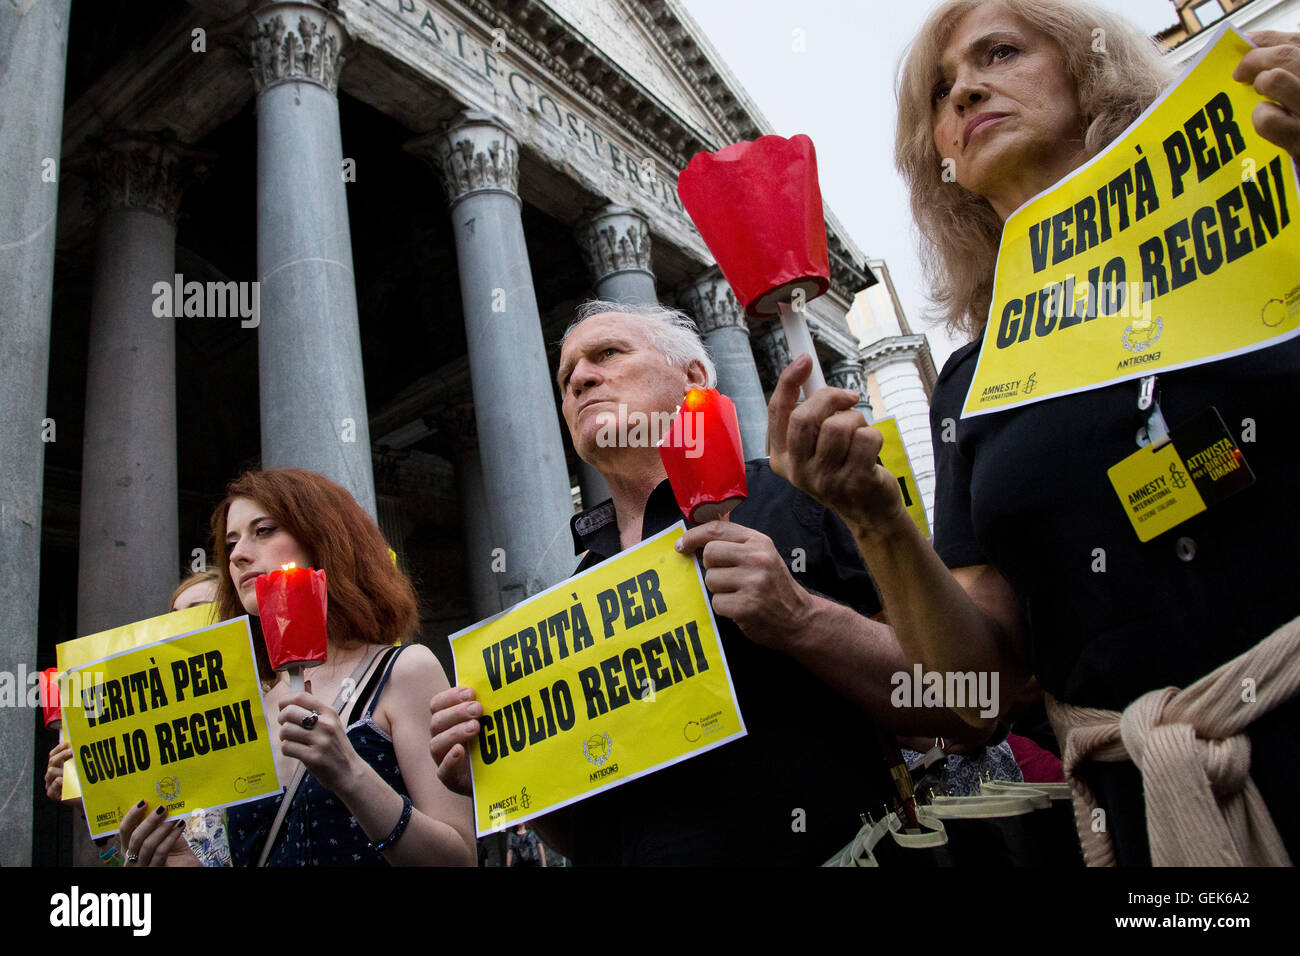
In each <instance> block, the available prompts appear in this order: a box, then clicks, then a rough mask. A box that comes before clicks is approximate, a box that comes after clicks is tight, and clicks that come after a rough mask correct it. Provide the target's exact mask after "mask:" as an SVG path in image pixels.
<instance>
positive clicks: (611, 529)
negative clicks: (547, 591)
mask: <svg viewBox="0 0 1300 956" xmlns="http://www.w3.org/2000/svg"><path fill="white" fill-rule="evenodd" d="M681 520H682V509H681V508H679V507H678V506H677V499H676V497H674V495H673V488H672V485H670V484H669V483H668V479H667V478H665V479H664V480H663V481H661V482H659V484H657V485H656V486H655V489H654V491H652V492H650V497H649V498H648V499H646V504H645V517H644V518H643V519H642V520H641V540H642V541H644V540H645V539H646V538H648V537H650V536H651V535H652V534H657V533H658V532H660V531H662V530H663V529H664V528H667V527H668V526H669V525H672V524H676V523H677V522H678V521H681ZM569 527H570V529H571V530H572V531H573V553H574V554H582V553H583V552H584V551H586V552H589V555H588V558H587V560H586V561H585V562H584V564H585V563H594V562H595V561H603V560H605V559H606V558H612V557H613V556H614V555H616V554H618V553H619V552H620V551H621V550H623V549H622V547H621V546H620V543H619V536H618V516H617V515H615V514H614V502H613V499H610V500H608V501H604V502H602V503H601V504H598V505H596V507H594V508H588V509H587V510H586V511H583V512H579V513H578V514H576V515H574V516H573V518H572V520H571V521H570V522H569Z"/></svg>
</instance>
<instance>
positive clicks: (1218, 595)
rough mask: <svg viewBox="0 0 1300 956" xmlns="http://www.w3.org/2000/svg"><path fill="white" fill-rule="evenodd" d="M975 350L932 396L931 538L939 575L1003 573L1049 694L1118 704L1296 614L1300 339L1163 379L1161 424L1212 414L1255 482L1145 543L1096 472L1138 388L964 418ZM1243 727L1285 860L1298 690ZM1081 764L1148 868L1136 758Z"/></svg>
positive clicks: (1123, 852)
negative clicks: (982, 569)
mask: <svg viewBox="0 0 1300 956" xmlns="http://www.w3.org/2000/svg"><path fill="white" fill-rule="evenodd" d="M979 347H980V343H979V342H975V343H972V344H970V345H968V346H966V347H964V348H962V349H959V350H958V351H957V352H954V353H953V355H952V356H951V357H950V358H949V360H948V361H947V362H946V363H945V364H944V368H943V372H942V373H940V375H939V381H938V384H937V385H936V387H935V391H934V395H933V399H932V402H931V407H930V426H931V430H932V435H933V439H934V452H935V473H936V474H935V521H934V524H935V533H934V544H935V549H936V550H937V551H938V553H939V556H940V557H941V558H942V559H943V561H944V563H945V564H947V566H948V567H950V568H957V567H965V566H968V565H974V564H991V565H993V566H995V567H996V568H997V569H998V570H999V571H1001V573H1002V574H1003V576H1004V577H1006V579H1007V581H1008V582H1009V583H1010V584H1011V586H1012V588H1013V589H1014V590H1015V592H1016V595H1017V597H1018V598H1019V599H1020V602H1021V604H1022V607H1023V609H1024V612H1025V620H1026V622H1027V624H1028V629H1029V630H1028V634H1029V648H1030V658H1031V664H1032V667H1033V671H1034V673H1035V675H1036V676H1037V677H1038V680H1039V682H1040V683H1041V684H1042V686H1043V688H1044V689H1045V690H1047V691H1049V692H1050V693H1052V694H1053V695H1054V696H1056V697H1057V698H1058V699H1060V700H1063V701H1066V702H1068V703H1071V704H1076V705H1079V706H1091V707H1104V708H1108V709H1112V710H1123V709H1124V708H1125V707H1127V706H1128V705H1129V704H1130V703H1132V702H1133V701H1134V700H1135V699H1137V698H1138V697H1140V696H1141V695H1142V694H1144V693H1145V692H1147V691H1149V690H1154V689H1157V688H1161V687H1168V686H1175V687H1186V686H1187V685H1188V684H1190V683H1192V682H1194V681H1195V680H1197V679H1198V678H1200V677H1202V676H1204V675H1205V674H1207V673H1209V672H1210V671H1212V670H1214V669H1215V668H1216V667H1218V666H1219V665H1221V664H1223V663H1224V662H1226V661H1228V660H1231V659H1232V658H1233V657H1236V656H1237V655H1239V654H1241V653H1243V652H1245V651H1247V650H1249V649H1250V648H1251V647H1252V646H1254V645H1255V644H1257V643H1259V642H1260V641H1261V640H1262V639H1263V638H1265V637H1267V636H1268V635H1269V634H1271V633H1272V632H1273V631H1274V630H1276V629H1277V628H1278V627H1279V626H1281V625H1282V624H1284V623H1286V622H1287V621H1289V620H1291V619H1292V618H1294V617H1296V616H1297V615H1300V587H1297V586H1296V584H1295V569H1296V554H1295V552H1296V547H1297V543H1298V542H1300V508H1297V507H1296V503H1295V498H1294V496H1295V494H1296V492H1297V491H1298V490H1300V418H1298V417H1297V413H1296V412H1297V398H1300V388H1298V386H1300V339H1292V340H1290V341H1289V342H1285V343H1283V344H1281V345H1277V346H1273V347H1271V348H1267V349H1260V350H1258V351H1255V352H1250V353H1248V354H1246V355H1241V356H1237V357H1235V358H1230V359H1224V360H1222V361H1218V362H1210V363H1206V364H1204V365H1198V366H1195V367H1192V368H1186V369H1179V370H1177V371H1172V372H1167V373H1165V374H1162V375H1160V376H1159V378H1158V381H1159V398H1160V406H1161V411H1162V413H1163V414H1164V417H1165V420H1166V421H1167V422H1168V424H1169V426H1170V427H1171V428H1173V429H1174V430H1175V431H1176V430H1177V428H1178V426H1179V425H1180V424H1182V423H1184V422H1186V421H1187V420H1189V419H1191V418H1192V417H1194V416H1195V415H1197V414H1198V413H1200V412H1201V411H1202V410H1203V409H1204V408H1206V407H1207V406H1210V405H1213V406H1215V407H1216V408H1217V409H1218V410H1219V412H1220V414H1221V415H1222V417H1223V420H1224V423H1225V425H1226V426H1227V428H1228V430H1229V432H1230V434H1231V435H1232V437H1233V439H1234V440H1235V441H1236V442H1237V443H1238V444H1239V445H1240V447H1241V450H1242V452H1243V453H1244V455H1245V458H1246V461H1247V463H1248V464H1249V465H1250V467H1251V469H1252V470H1253V471H1254V474H1255V478H1256V482H1255V484H1254V485H1253V486H1252V487H1250V488H1247V489H1245V490H1244V491H1241V492H1239V493H1238V494H1236V495H1234V496H1233V497H1231V498H1228V499H1226V500H1224V501H1222V502H1221V503H1219V504H1217V505H1214V506H1211V507H1210V508H1209V510H1208V511H1205V512H1203V513H1201V514H1199V515H1197V516H1196V517H1194V518H1192V519H1191V520H1189V521H1186V522H1184V523H1183V524H1181V525H1179V526H1177V527H1175V528H1172V529H1170V530H1168V531H1166V532H1164V533H1163V534H1161V535H1158V536H1157V537H1155V538H1153V539H1152V540H1150V541H1148V542H1146V543H1145V544H1144V543H1142V542H1140V541H1139V540H1138V538H1137V534H1136V532H1135V531H1134V530H1133V526H1132V524H1131V523H1130V522H1129V520H1128V517H1127V515H1126V513H1125V511H1124V508H1123V506H1122V505H1121V504H1120V501H1119V497H1118V496H1117V494H1116V493H1115V490H1114V487H1113V486H1112V485H1111V483H1110V481H1109V479H1108V478H1107V475H1106V472H1107V469H1108V468H1110V467H1111V466H1112V465H1114V464H1115V463H1117V462H1119V461H1120V460H1121V459H1122V458H1124V457H1125V456H1127V455H1130V454H1132V453H1133V452H1135V451H1136V450H1137V448H1138V444H1137V441H1136V437H1137V432H1138V429H1139V428H1140V427H1141V426H1142V425H1143V424H1144V423H1145V421H1146V413H1145V412H1139V410H1138V407H1137V403H1138V396H1139V391H1140V384H1139V382H1138V381H1131V382H1123V383H1120V384H1118V385H1111V386H1107V387H1105V388H1099V389H1094V390H1092V391H1088V392H1082V393H1079V394H1076V395H1065V396H1061V397H1058V398H1052V399H1048V400H1047V401H1043V402H1039V403H1036V404H1033V405H1028V406H1024V407H1021V408H1016V409H1010V410H1007V411H1003V412H996V413H993V414H989V415H980V416H976V417H974V418H968V419H962V418H961V409H962V406H963V404H964V403H965V399H966V393H967V391H968V390H969V388H970V383H971V379H972V377H973V376H974V372H975V364H976V359H977V358H978V355H979ZM946 420H951V422H950V423H949V422H947V421H946ZM1252 425H1253V428H1252V427H1251V426H1252ZM1247 429H1250V430H1252V431H1253V438H1254V441H1247V440H1243V431H1246V430H1247ZM945 431H947V432H949V436H950V437H953V438H955V441H944V437H945ZM954 431H955V435H954V434H953V432H954ZM1188 557H1190V560H1186V558H1188ZM1099 558H1100V559H1104V568H1105V570H1104V571H1102V570H1094V569H1095V568H1096V569H1100V568H1101V567H1103V565H1102V564H1101V563H1100V562H1099ZM1247 732H1248V735H1249V737H1250V740H1251V748H1252V756H1251V776H1252V779H1253V780H1254V781H1255V783H1256V785H1257V786H1258V787H1259V790H1260V793H1261V794H1262V795H1263V797H1264V800H1265V802H1266V803H1267V804H1268V805H1269V807H1270V808H1271V809H1272V810H1273V819H1274V822H1275V823H1276V824H1277V827H1278V829H1279V831H1280V832H1281V834H1282V838H1283V840H1284V842H1285V843H1286V845H1287V846H1288V848H1289V851H1290V852H1291V853H1292V854H1293V855H1294V854H1295V853H1296V852H1297V851H1300V819H1298V818H1297V817H1296V815H1295V814H1293V813H1291V810H1292V808H1294V806H1295V805H1296V801H1297V800H1300V769H1298V766H1297V758H1300V699H1296V700H1292V701H1290V702H1288V703H1286V704H1283V705H1282V706H1280V707H1279V708H1277V709H1276V710H1275V711H1273V712H1272V713H1271V714H1269V715H1267V716H1266V717H1263V718H1261V719H1258V720H1256V721H1255V723H1253V724H1251V725H1250V726H1249V727H1248V730H1247ZM1086 772H1087V776H1088V779H1089V782H1090V784H1091V786H1092V788H1093V790H1094V792H1095V793H1096V795H1097V797H1098V799H1099V801H1100V803H1101V805H1102V806H1103V807H1105V808H1106V810H1107V814H1108V817H1107V825H1108V829H1109V831H1110V832H1111V834H1112V835H1113V836H1114V837H1115V847H1116V854H1117V859H1118V860H1119V862H1120V863H1121V865H1125V864H1142V863H1148V862H1149V855H1148V852H1147V846H1146V825H1145V811H1144V809H1143V797H1142V782H1141V778H1140V776H1139V774H1138V771H1137V770H1136V768H1135V767H1133V766H1132V765H1131V764H1128V763H1096V764H1090V765H1089V766H1088V768H1087V771H1086ZM1279 811H1281V812H1279Z"/></svg>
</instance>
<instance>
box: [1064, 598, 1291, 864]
mask: <svg viewBox="0 0 1300 956" xmlns="http://www.w3.org/2000/svg"><path fill="white" fill-rule="evenodd" d="M1298 689H1300V618H1296V619H1295V620H1293V621H1291V622H1290V623H1288V624H1284V625H1283V626H1282V627H1280V628H1279V629H1278V630H1276V631H1275V632H1273V633H1272V634H1271V635H1269V636H1268V637H1267V638H1265V639H1264V640H1263V641H1261V642H1260V643H1259V644H1256V645H1255V646H1254V647H1252V648H1251V649H1250V650H1248V651H1246V652H1245V653H1244V654H1242V655H1240V656H1239V657H1235V658H1233V659H1232V660H1230V661H1228V662H1227V663H1226V664H1224V665H1223V666H1222V667H1219V668H1218V669H1217V670H1215V671H1213V672H1211V673H1210V674H1207V675H1206V676H1205V677H1202V678H1201V679H1200V680H1198V681H1197V682H1196V683H1194V684H1192V685H1191V686H1190V687H1188V688H1186V689H1185V690H1179V689H1178V688H1176V687H1166V688H1164V689H1162V690H1153V691H1150V692H1149V693H1146V694H1143V695H1142V696H1141V697H1139V698H1138V699H1137V700H1135V701H1134V702H1133V703H1131V704H1129V706H1128V707H1127V708H1125V710H1124V712H1123V713H1122V714H1121V713H1119V712H1117V711H1113V710H1101V709H1098V708H1093V707H1075V706H1073V705H1071V704H1065V703H1062V702H1060V701H1058V700H1055V699H1054V698H1052V697H1051V695H1048V696H1047V698H1046V703H1047V715H1048V719H1049V720H1050V721H1051V723H1052V729H1053V730H1054V731H1055V732H1056V739H1057V740H1058V741H1059V742H1060V744H1061V749H1062V754H1063V757H1062V762H1063V764H1064V769H1065V775H1066V777H1067V779H1068V780H1069V781H1070V789H1071V791H1072V792H1073V794H1074V814H1075V824H1076V826H1077V827H1078V830H1079V840H1080V842H1081V843H1082V844H1083V852H1084V859H1085V860H1086V861H1087V863H1088V865H1089V866H1114V865H1115V850H1114V847H1113V846H1112V845H1111V841H1110V837H1109V835H1108V834H1107V832H1106V827H1105V818H1104V815H1103V814H1102V812H1101V811H1100V810H1099V809H1098V807H1097V801H1096V798H1095V797H1094V796H1093V793H1092V790H1091V789H1089V787H1088V784H1087V783H1086V782H1085V781H1084V779H1083V775H1082V765H1083V762H1084V761H1085V760H1097V761H1116V760H1132V761H1133V762H1134V763H1135V764H1137V767H1138V769H1139V770H1140V771H1141V772H1142V785H1143V789H1144V791H1145V794H1146V811H1147V834H1148V836H1149V838H1150V842H1151V862H1152V863H1153V864H1154V865H1155V866H1290V865H1291V860H1290V858H1289V857H1288V856H1287V852H1286V848H1285V847H1284V846H1283V845H1282V838H1281V837H1280V836H1279V835H1278V832H1277V827H1276V826H1274V824H1273V818H1272V817H1271V816H1270V815H1269V812H1268V807H1267V806H1265V804H1264V800H1263V798H1262V797H1261V796H1260V794H1259V790H1258V788H1256V786H1255V783H1254V781H1253V780H1251V778H1250V739H1249V738H1248V737H1247V736H1246V735H1245V733H1243V730H1244V728H1246V727H1247V726H1248V725H1249V724H1251V723H1252V722H1253V721H1255V720H1258V719H1259V718H1260V717H1262V716H1264V715H1265V714H1267V713H1268V712H1269V711H1271V710H1272V709H1273V708H1275V707H1277V706H1278V705H1279V704H1281V703H1283V702H1285V701H1287V700H1288V699H1290V698H1291V697H1293V696H1295V694H1296V693H1297V690H1298ZM1094 811H1096V812H1095V813H1094Z"/></svg>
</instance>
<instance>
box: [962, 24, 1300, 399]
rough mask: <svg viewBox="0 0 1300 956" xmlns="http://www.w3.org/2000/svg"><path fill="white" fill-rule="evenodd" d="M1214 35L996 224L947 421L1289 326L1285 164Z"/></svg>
mask: <svg viewBox="0 0 1300 956" xmlns="http://www.w3.org/2000/svg"><path fill="white" fill-rule="evenodd" d="M1250 49H1251V46H1250V44H1249V43H1248V42H1247V41H1246V40H1245V39H1244V38H1243V37H1242V36H1241V35H1240V34H1238V33H1237V32H1236V31H1234V30H1231V29H1228V28H1224V29H1222V30H1221V32H1220V34H1219V36H1218V37H1217V38H1216V39H1215V40H1214V41H1213V42H1212V43H1210V44H1209V45H1208V46H1207V47H1206V49H1205V50H1204V51H1203V52H1202V53H1201V54H1200V55H1199V56H1198V57H1197V58H1196V60H1194V61H1193V65H1192V67H1191V68H1190V71H1189V72H1188V73H1187V75H1186V76H1185V77H1184V78H1183V79H1182V80H1181V81H1180V82H1178V83H1177V84H1175V85H1174V86H1173V87H1171V88H1170V89H1169V90H1167V91H1166V92H1165V93H1164V95H1162V96H1161V97H1160V98H1159V99H1158V100H1156V102H1155V103H1154V104H1152V106H1151V107H1150V108H1149V109H1148V110H1147V111H1146V112H1145V113H1143V114H1142V115H1141V116H1140V117H1139V118H1138V119H1137V120H1136V121H1135V122H1134V124H1133V125H1132V126H1130V127H1129V129H1128V130H1127V131H1126V132H1125V133H1124V135H1122V136H1121V137H1119V138H1118V139H1117V140H1116V141H1115V142H1114V143H1112V144H1111V145H1110V146H1109V147H1108V148H1107V149H1105V150H1104V151H1103V152H1101V153H1100V154H1099V155H1098V156H1096V157H1095V158H1094V159H1092V160H1091V161H1090V162H1089V163H1088V164H1087V165H1085V166H1083V167H1082V168H1080V169H1078V170H1076V171H1075V172H1074V173H1073V174H1071V175H1070V177H1069V178H1067V179H1065V180H1064V181H1062V182H1061V183H1060V184H1058V185H1057V186H1055V187H1053V188H1052V189H1051V190H1049V191H1047V192H1044V193H1041V194H1040V195H1038V196H1036V197H1035V198H1034V199H1031V200H1030V201H1029V202H1028V203H1026V204H1025V205H1024V206H1021V207H1020V209H1018V210H1017V211H1016V212H1015V213H1013V214H1012V216H1011V218H1009V219H1008V220H1007V222H1006V225H1005V227H1004V229H1003V232H1002V245H1001V249H1000V250H999V253H998V266H997V274H996V277H995V279H994V289H993V304H992V308H991V309H990V311H989V321H988V327H987V328H986V330H985V333H984V343H983V346H982V348H981V350H980V356H979V364H978V366H977V367H976V370H975V376H974V380H973V382H972V383H971V389H970V392H969V393H968V394H967V396H966V403H965V406H964V408H963V411H962V416H963V417H970V416H973V415H983V414H987V413H990V412H996V411H1001V410H1003V409H1007V408H1014V407H1016V406H1018V405H1025V404H1028V403H1031V402H1039V401H1044V400H1045V399H1049V398H1053V397H1055V396H1058V395H1068V394H1071V393H1074V392H1081V391H1086V390H1088V389H1093V388H1099V387H1102V386H1104V385H1109V384H1112V383H1114V382H1120V381H1124V380H1126V379H1132V378H1138V377H1142V376H1146V375H1151V374H1153V373H1155V372H1159V371H1163V370H1168V369H1176V368H1184V367H1187V366H1190V365H1197V364H1201V363H1204V362H1212V361H1215V360H1217V359H1223V358H1228V357H1229V356H1233V355H1239V354H1242V353H1244V352H1250V351H1253V350H1255V349H1260V348H1266V347H1268V346H1270V345H1277V344H1279V343H1281V342H1283V341H1285V340H1287V339H1290V338H1292V337H1293V336H1295V335H1297V334H1300V320H1298V319H1297V316H1300V275H1297V273H1300V229H1297V227H1296V226H1295V225H1294V224H1293V217H1294V216H1295V215H1296V214H1297V211H1300V199H1298V198H1297V189H1296V173H1295V168H1294V165H1293V163H1292V159H1291V157H1290V156H1289V155H1288V154H1287V153H1286V152H1285V151H1284V150H1282V149H1281V148H1279V147H1277V146H1274V145H1273V144H1272V143H1269V142H1267V141H1266V140H1265V139H1263V138H1262V137H1261V136H1260V135H1259V134H1258V133H1256V132H1255V128H1254V125H1253V123H1252V122H1251V114H1252V112H1253V111H1254V109H1255V107H1256V106H1257V105H1258V104H1259V103H1261V102H1264V98H1263V97H1261V96H1260V95H1259V94H1258V93H1256V92H1255V91H1254V89H1253V88H1252V87H1250V86H1247V85H1246V84H1244V83H1238V82H1236V81H1235V80H1233V79H1232V72H1233V70H1234V69H1235V68H1236V66H1237V64H1238V63H1240V62H1241V58H1242V57H1243V56H1244V55H1245V54H1246V53H1247V52H1248V51H1249V50H1250Z"/></svg>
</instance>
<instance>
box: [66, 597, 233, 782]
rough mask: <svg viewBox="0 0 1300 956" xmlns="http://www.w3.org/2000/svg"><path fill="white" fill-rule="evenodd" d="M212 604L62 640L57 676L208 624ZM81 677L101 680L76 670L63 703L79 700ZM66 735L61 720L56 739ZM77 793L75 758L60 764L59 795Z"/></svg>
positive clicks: (90, 681)
mask: <svg viewBox="0 0 1300 956" xmlns="http://www.w3.org/2000/svg"><path fill="white" fill-rule="evenodd" d="M216 607H217V606H216V605H215V604H196V605H195V606H193V607H187V608H185V609H184V610H183V611H172V612H170V613H168V614H159V615H158V616H157V617H150V618H146V619H145V620H143V621H135V622H133V623H131V624H124V625H122V626H121V627H113V628H109V629H108V630H107V631H99V632H98V633H95V634H87V635H86V636H85V637H78V638H77V639H76V640H72V641H64V642H63V643H62V644H59V645H57V646H56V647H55V648H54V652H55V655H56V656H55V660H56V662H57V663H58V667H59V677H60V680H62V677H63V675H64V674H67V673H68V672H69V671H71V670H74V669H76V668H80V667H82V666H83V665H85V664H89V663H90V662H91V661H98V660H101V659H103V658H105V657H110V656H112V655H113V654H116V653H117V652H118V651H126V650H130V649H131V648H133V647H143V646H144V645H146V644H154V643H156V642H158V641H161V640H163V639H164V638H167V637H174V636H175V635H177V634H184V633H186V632H187V631H193V630H196V629H198V628H200V627H203V626H204V625H207V624H211V623H213V620H214V618H215V617H216ZM83 681H84V682H85V683H86V684H87V685H89V684H94V683H101V681H97V680H96V679H95V676H94V674H93V673H92V672H89V671H78V673H77V676H76V677H75V678H74V679H73V685H72V697H71V698H68V697H66V696H65V697H63V698H61V699H62V701H63V703H64V705H65V706H66V705H67V704H68V703H72V704H74V705H77V704H79V702H80V700H81V692H80V688H81V684H82V682H83ZM67 739H68V731H67V724H64V725H63V729H62V730H60V731H59V741H60V742H65V741H66V740H67ZM80 796H81V780H80V778H78V776H77V765H76V761H71V760H70V761H68V762H67V763H65V764H64V765H63V791H62V794H61V796H60V799H62V800H63V801H65V802H66V801H68V800H76V799H78V798H79V797H80Z"/></svg>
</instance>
